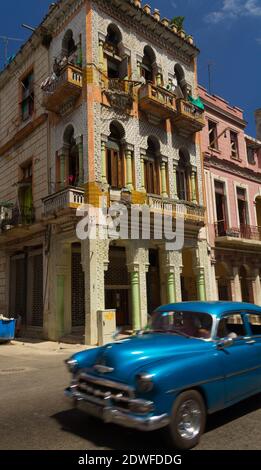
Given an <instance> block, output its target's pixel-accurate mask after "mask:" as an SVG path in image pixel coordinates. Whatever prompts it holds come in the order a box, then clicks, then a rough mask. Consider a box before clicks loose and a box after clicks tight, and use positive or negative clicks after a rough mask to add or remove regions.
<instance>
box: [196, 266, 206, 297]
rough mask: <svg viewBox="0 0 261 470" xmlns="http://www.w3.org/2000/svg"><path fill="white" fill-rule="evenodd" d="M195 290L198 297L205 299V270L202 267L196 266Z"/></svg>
mask: <svg viewBox="0 0 261 470" xmlns="http://www.w3.org/2000/svg"><path fill="white" fill-rule="evenodd" d="M197 291H198V299H199V300H202V301H205V300H206V288H205V271H204V268H197Z"/></svg>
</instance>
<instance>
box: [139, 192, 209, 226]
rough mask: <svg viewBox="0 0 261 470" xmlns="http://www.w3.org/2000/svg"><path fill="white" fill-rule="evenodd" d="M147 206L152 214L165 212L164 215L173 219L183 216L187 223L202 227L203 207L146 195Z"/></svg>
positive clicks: (203, 219) (203, 218)
mask: <svg viewBox="0 0 261 470" xmlns="http://www.w3.org/2000/svg"><path fill="white" fill-rule="evenodd" d="M148 205H149V207H150V208H151V211H152V212H162V211H165V213H166V214H172V215H173V217H174V218H176V217H177V216H180V217H181V216H184V219H185V221H187V222H192V223H195V224H197V225H204V223H205V207H203V206H198V205H197V204H193V203H191V202H184V201H177V200H173V199H169V198H162V197H160V196H154V195H148Z"/></svg>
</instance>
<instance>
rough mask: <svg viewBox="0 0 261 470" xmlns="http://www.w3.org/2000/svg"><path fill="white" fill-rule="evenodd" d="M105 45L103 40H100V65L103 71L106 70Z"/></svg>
mask: <svg viewBox="0 0 261 470" xmlns="http://www.w3.org/2000/svg"><path fill="white" fill-rule="evenodd" d="M103 44H104V41H103V39H99V65H100V68H101V70H102V71H103V68H104V54H103Z"/></svg>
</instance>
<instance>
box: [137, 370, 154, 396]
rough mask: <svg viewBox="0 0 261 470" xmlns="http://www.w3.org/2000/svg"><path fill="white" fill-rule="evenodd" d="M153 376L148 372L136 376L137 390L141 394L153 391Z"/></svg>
mask: <svg viewBox="0 0 261 470" xmlns="http://www.w3.org/2000/svg"><path fill="white" fill-rule="evenodd" d="M152 378H153V376H152V375H150V374H147V373H146V372H141V373H140V374H137V375H136V384H137V390H138V391H139V392H150V391H151V390H152V389H153V386H154V384H153V380H152Z"/></svg>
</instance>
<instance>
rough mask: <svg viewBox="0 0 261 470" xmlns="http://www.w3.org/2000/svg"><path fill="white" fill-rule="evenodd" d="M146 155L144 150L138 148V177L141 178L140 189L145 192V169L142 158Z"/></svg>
mask: <svg viewBox="0 0 261 470" xmlns="http://www.w3.org/2000/svg"><path fill="white" fill-rule="evenodd" d="M145 155H146V150H144V149H140V178H141V183H140V185H141V191H143V192H144V193H146V188H145V169H144V158H145Z"/></svg>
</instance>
